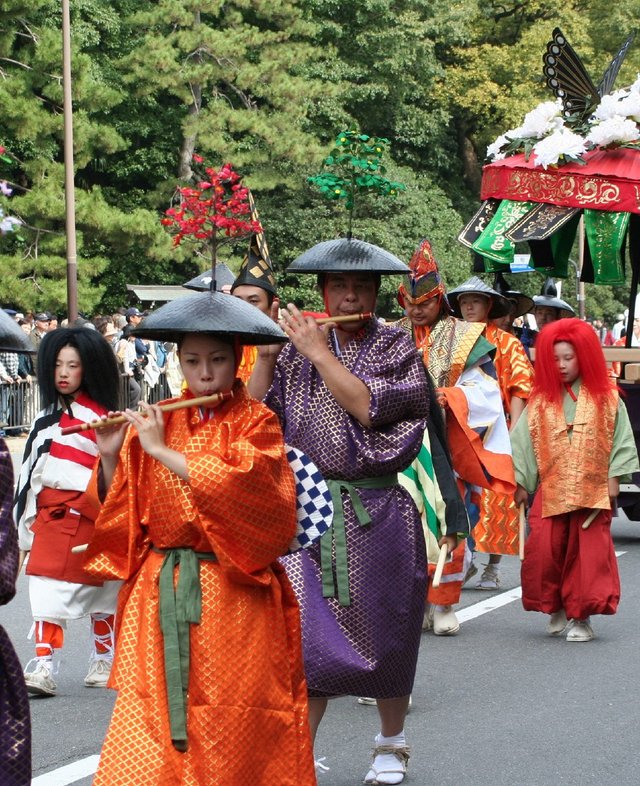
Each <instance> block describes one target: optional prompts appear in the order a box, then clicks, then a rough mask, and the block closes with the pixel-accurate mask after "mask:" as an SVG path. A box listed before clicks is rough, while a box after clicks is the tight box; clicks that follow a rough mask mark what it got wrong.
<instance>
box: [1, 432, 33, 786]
mask: <svg viewBox="0 0 640 786" xmlns="http://www.w3.org/2000/svg"><path fill="white" fill-rule="evenodd" d="M12 507H13V466H12V464H11V455H10V453H9V450H8V449H7V445H6V443H5V441H4V439H2V438H0V605H4V604H5V603H8V602H9V601H10V600H11V599H12V598H13V596H14V595H15V594H16V577H17V575H18V553H19V552H18V533H17V530H16V527H15V524H14V523H13V517H12V515H11V509H12ZM0 782H2V784H3V786H28V784H30V783H31V719H30V715H29V698H28V696H27V688H26V686H25V684H24V677H23V675H22V666H21V665H20V661H19V660H18V656H17V655H16V653H15V650H14V649H13V645H12V644H11V641H10V640H9V636H8V635H7V632H6V631H5V629H4V628H3V627H2V626H1V625H0Z"/></svg>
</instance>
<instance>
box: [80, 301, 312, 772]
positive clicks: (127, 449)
mask: <svg viewBox="0 0 640 786" xmlns="http://www.w3.org/2000/svg"><path fill="white" fill-rule="evenodd" d="M136 332H137V333H139V334H140V335H142V336H144V337H146V338H148V339H152V340H153V339H156V340H162V341H175V342H177V343H178V344H179V357H180V364H181V367H182V371H183V373H184V376H185V379H186V381H187V390H186V391H185V392H184V393H183V394H182V399H183V400H184V402H185V403H187V402H188V401H190V400H191V399H193V398H194V397H200V396H208V395H211V394H214V393H218V392H227V391H232V393H233V396H232V397H231V398H229V399H228V400H226V401H225V402H224V403H222V404H221V405H220V406H218V407H217V408H211V406H213V405H210V406H209V407H198V406H195V405H194V406H188V405H187V406H186V407H184V408H181V409H176V410H174V411H171V412H165V413H163V412H162V411H161V410H160V408H159V407H158V406H145V407H144V415H147V416H148V417H144V416H143V414H142V413H136V412H133V411H131V410H126V412H125V418H126V421H127V425H128V428H127V425H125V426H112V427H108V428H107V429H106V430H104V431H103V430H98V431H97V437H98V444H99V446H100V455H101V463H100V468H99V473H97V474H96V476H95V480H96V481H98V480H100V481H101V482H103V484H104V487H105V488H107V489H108V492H107V495H106V499H105V500H104V505H103V507H102V511H101V514H100V516H99V517H98V519H97V522H96V531H95V535H94V537H93V539H92V541H91V543H90V545H89V549H88V554H87V557H88V560H87V569H88V570H90V571H91V573H93V574H94V575H97V576H100V577H102V578H120V579H123V580H124V582H125V583H124V586H123V589H122V592H121V594H120V601H119V607H118V630H117V644H116V659H115V664H114V669H113V676H112V680H111V682H110V686H111V687H114V688H116V689H117V690H118V697H117V699H116V704H115V709H114V713H113V718H112V720H111V724H110V726H109V730H108V732H107V736H106V740H105V744H104V747H103V749H102V753H101V756H100V766H99V768H98V772H97V775H96V778H95V780H94V784H95V786H103V785H104V786H130V785H131V784H143V783H144V784H162V786H171V785H172V784H182V783H190V784H195V783H202V784H205V783H207V784H211V786H214V784H215V785H216V786H227V784H233V786H245V785H246V786H249V785H250V784H267V783H268V784H278V786H314V785H315V782H316V781H315V771H314V762H313V756H312V748H311V738H310V735H309V727H308V721H307V708H306V690H305V682H304V673H303V667H302V652H301V645H300V628H299V625H300V623H299V618H298V610H297V604H296V602H295V597H294V595H293V592H292V590H291V587H290V585H289V582H288V580H287V578H286V575H285V572H284V569H283V568H282V567H281V566H280V565H279V564H277V562H276V559H277V557H278V556H279V555H281V554H283V553H284V552H285V551H286V549H287V546H288V545H289V542H290V541H291V539H292V537H293V534H294V532H295V530H296V501H295V484H294V481H293V476H292V473H291V470H290V469H289V464H288V462H287V459H286V455H285V450H284V444H283V440H282V432H281V430H280V426H279V423H278V420H277V418H276V417H275V415H274V414H273V413H272V412H271V411H270V410H269V409H267V407H265V406H264V405H263V404H261V403H260V402H258V401H255V400H254V399H252V398H250V396H249V395H248V394H247V392H246V389H245V387H244V385H243V383H242V382H241V381H239V380H235V376H236V370H237V366H238V362H239V359H240V354H241V349H240V347H241V345H242V344H246V343H252V344H256V343H260V342H263V341H269V342H273V341H284V340H285V336H284V335H283V333H282V331H281V330H280V329H279V328H278V327H277V325H275V324H274V323H273V321H272V320H271V319H269V318H268V317H266V316H264V315H262V314H260V312H259V311H258V310H257V309H254V308H249V307H248V306H247V305H246V304H245V303H242V302H240V301H239V300H238V299H236V298H232V297H229V296H228V295H224V294H222V293H220V292H206V293H199V294H195V295H189V296H187V297H184V298H181V299H180V300H178V301H174V302H173V303H169V304H167V305H165V306H163V307H162V308H160V309H158V310H157V311H156V312H154V313H152V314H150V315H149V316H148V317H147V318H145V320H144V322H142V323H141V325H140V327H139V328H138V329H137V331H136ZM234 380H235V382H234ZM174 584H176V586H175V589H174Z"/></svg>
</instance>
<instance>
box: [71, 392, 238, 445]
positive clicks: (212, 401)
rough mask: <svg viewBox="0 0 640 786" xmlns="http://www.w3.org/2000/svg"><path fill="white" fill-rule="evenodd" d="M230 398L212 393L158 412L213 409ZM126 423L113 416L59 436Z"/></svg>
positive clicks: (124, 418)
mask: <svg viewBox="0 0 640 786" xmlns="http://www.w3.org/2000/svg"><path fill="white" fill-rule="evenodd" d="M230 398H233V392H232V391H231V390H229V391H227V392H225V393H213V394H212V395H211V396H200V398H185V399H180V401H172V402H171V403H170V404H162V405H161V406H160V411H161V412H173V410H175V409H186V408H187V407H206V406H209V407H215V406H217V405H218V404H222V402H223V401H228V400H229V399H230ZM142 414H143V416H144V417H147V416H146V414H144V413H142ZM126 422H127V419H126V417H125V416H124V415H115V416H114V417H112V418H106V420H93V421H91V423H78V425H77V426H68V427H67V428H63V429H62V430H61V434H62V435H63V436H65V437H66V436H67V435H68V434H79V433H80V432H81V431H89V430H90V429H99V428H106V427H107V426H117V425H118V424H120V423H126Z"/></svg>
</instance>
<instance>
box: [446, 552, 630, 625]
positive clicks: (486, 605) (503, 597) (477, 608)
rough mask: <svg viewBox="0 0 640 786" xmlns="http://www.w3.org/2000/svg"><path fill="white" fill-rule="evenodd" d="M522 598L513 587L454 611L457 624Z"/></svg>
mask: <svg viewBox="0 0 640 786" xmlns="http://www.w3.org/2000/svg"><path fill="white" fill-rule="evenodd" d="M626 553H627V552H626V551H616V557H621V556H622V555H623V554H626ZM521 597H522V587H515V588H514V589H512V590H509V591H508V592H501V593H500V594H499V595H492V596H491V597H490V598H487V599H486V600H481V601H480V603H474V604H473V606H467V607H466V608H464V609H460V610H457V611H456V617H457V618H458V622H468V621H469V620H474V619H475V618H476V617H481V616H482V615H483V614H488V613H489V612H490V611H495V610H496V609H499V608H501V607H502V606H506V605H508V604H509V603H513V601H514V600H520V598H521Z"/></svg>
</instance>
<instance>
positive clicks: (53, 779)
mask: <svg viewBox="0 0 640 786" xmlns="http://www.w3.org/2000/svg"><path fill="white" fill-rule="evenodd" d="M99 761H100V756H87V758H86V759H79V760H78V761H74V762H73V764H67V765H66V766H64V767H59V768H58V769H57V770H52V771H51V772H46V773H45V774H44V775H38V777H37V778H34V779H33V780H32V781H31V786H69V784H70V783H75V782H76V781H79V780H81V779H82V778H88V777H89V775H93V774H94V773H95V771H96V770H97V769H98V762H99Z"/></svg>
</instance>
